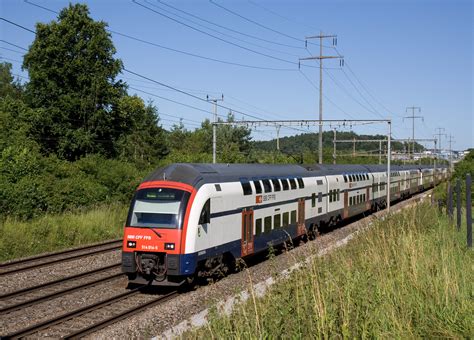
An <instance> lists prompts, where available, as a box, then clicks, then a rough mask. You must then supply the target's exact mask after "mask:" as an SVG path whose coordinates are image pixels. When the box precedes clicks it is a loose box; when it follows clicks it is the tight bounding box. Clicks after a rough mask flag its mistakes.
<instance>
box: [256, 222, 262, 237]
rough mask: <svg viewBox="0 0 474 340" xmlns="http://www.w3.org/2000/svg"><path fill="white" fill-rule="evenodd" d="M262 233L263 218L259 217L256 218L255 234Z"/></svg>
mask: <svg viewBox="0 0 474 340" xmlns="http://www.w3.org/2000/svg"><path fill="white" fill-rule="evenodd" d="M261 233H262V219H261V218H257V219H256V220H255V235H260V234H261Z"/></svg>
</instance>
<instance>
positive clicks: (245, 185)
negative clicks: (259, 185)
mask: <svg viewBox="0 0 474 340" xmlns="http://www.w3.org/2000/svg"><path fill="white" fill-rule="evenodd" d="M240 184H241V185H242V190H243V191H244V195H252V186H251V185H250V182H249V181H248V179H246V178H241V179H240Z"/></svg>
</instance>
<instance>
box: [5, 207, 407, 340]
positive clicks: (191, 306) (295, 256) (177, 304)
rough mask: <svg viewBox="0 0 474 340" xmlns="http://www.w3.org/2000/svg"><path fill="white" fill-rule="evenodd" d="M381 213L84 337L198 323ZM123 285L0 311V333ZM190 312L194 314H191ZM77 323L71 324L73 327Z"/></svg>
mask: <svg viewBox="0 0 474 340" xmlns="http://www.w3.org/2000/svg"><path fill="white" fill-rule="evenodd" d="M413 201H414V199H412V200H409V201H405V202H402V203H400V204H398V205H397V206H396V207H394V209H393V210H399V209H401V208H402V207H404V206H406V205H408V204H410V203H412V202H413ZM383 215H384V212H380V213H377V214H373V215H371V216H370V217H368V218H364V219H361V220H359V221H357V222H354V223H352V224H349V225H346V226H343V227H341V228H338V229H336V230H334V231H332V232H330V233H327V234H324V235H322V236H320V237H318V238H317V240H316V241H313V242H308V243H305V244H302V245H300V246H299V247H296V248H295V249H292V250H291V251H283V252H282V253H281V254H279V255H278V256H274V257H272V258H271V259H270V260H265V256H258V257H257V261H252V262H254V263H249V267H248V268H247V269H246V270H243V271H240V272H238V273H235V274H231V275H229V276H228V277H226V278H224V279H222V280H219V281H217V282H215V283H210V284H208V285H205V286H201V287H199V288H197V289H196V290H194V291H190V292H186V293H182V294H180V295H178V296H177V297H176V298H174V299H172V300H169V301H167V302H165V303H163V304H160V305H158V306H155V307H151V308H148V309H147V310H145V311H143V312H142V313H139V314H137V315H134V316H132V317H129V318H127V319H125V320H123V321H121V322H118V323H116V324H114V325H112V326H109V327H107V328H105V329H103V330H101V331H99V332H97V333H94V334H92V335H90V336H89V338H93V339H98V338H99V339H111V338H116V339H122V338H144V337H152V336H154V335H157V334H162V333H163V332H165V331H169V330H170V328H172V327H173V326H175V325H177V324H179V323H181V322H182V321H185V320H188V319H190V318H192V317H194V319H195V320H196V319H198V320H199V313H201V314H200V315H201V322H204V321H205V313H203V311H205V310H206V309H207V308H210V307H211V306H214V305H216V303H218V302H222V301H225V300H227V299H228V298H229V297H232V296H235V295H237V294H239V293H241V292H242V291H245V290H247V289H248V288H252V287H254V286H255V285H256V284H258V283H261V282H263V281H265V280H267V279H269V278H271V277H276V274H279V273H281V272H283V271H284V270H286V269H288V268H290V267H292V266H294V265H295V264H297V263H301V262H303V261H304V260H305V259H306V258H307V257H308V256H310V255H311V254H314V253H315V252H321V251H326V250H328V251H329V250H330V249H331V248H332V247H334V246H335V245H337V244H338V242H339V243H341V240H344V239H346V238H347V237H348V236H349V235H351V234H354V233H355V232H357V231H360V230H362V229H363V228H365V227H366V226H368V224H369V223H370V221H372V220H373V219H377V218H380V217H381V216H383ZM119 261H120V251H110V252H107V253H103V254H99V255H93V256H90V257H87V258H82V259H78V260H74V261H70V262H66V263H62V264H61V263H59V264H55V265H51V266H47V267H42V268H39V269H36V270H32V271H27V272H20V273H17V274H11V275H7V276H5V277H2V278H1V281H0V282H1V286H0V289H1V290H2V292H4V293H6V292H9V291H14V290H18V289H21V288H25V287H32V286H35V285H38V284H41V283H44V282H49V281H53V280H55V279H58V278H62V277H67V276H71V275H74V274H78V273H81V272H86V271H90V270H92V269H95V268H99V267H103V266H107V265H111V264H113V263H118V262H119ZM126 285H127V279H126V277H125V276H123V277H120V278H118V279H113V280H112V281H108V282H105V283H100V284H98V285H96V286H93V287H89V288H86V289H83V290H79V291H76V292H73V293H70V294H68V295H64V296H61V297H57V298H53V299H51V300H49V301H46V302H42V303H40V304H35V305H33V306H30V307H26V308H24V309H22V310H19V311H13V312H11V313H8V314H3V315H2V316H1V319H0V327H1V329H2V333H3V335H5V334H7V333H10V332H12V331H16V330H18V329H20V328H25V327H27V326H29V325H33V324H36V323H39V322H41V321H45V320H48V319H51V318H53V317H56V316H59V315H62V314H65V313H67V312H70V311H73V310H76V309H79V308H81V307H84V306H87V305H90V304H93V303H95V302H98V301H101V300H105V299H107V298H110V297H112V296H116V295H119V294H121V293H124V292H126ZM156 288H157V289H156V290H155V292H156V293H160V292H163V290H162V289H161V290H160V288H158V287H156ZM143 294H145V293H143ZM148 298H150V296H141V297H138V298H137V300H139V301H141V300H143V301H146V300H147V299H148ZM196 315H197V316H198V317H196ZM80 323H81V321H80V320H77V324H80ZM77 324H76V325H75V326H77ZM71 327H72V326H71ZM61 328H62V327H61ZM51 331H52V330H51ZM52 334H54V335H59V333H55V332H52V333H51V332H49V331H46V332H43V333H42V335H43V336H47V337H48V336H51V335H52Z"/></svg>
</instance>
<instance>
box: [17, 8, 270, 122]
mask: <svg viewBox="0 0 474 340" xmlns="http://www.w3.org/2000/svg"><path fill="white" fill-rule="evenodd" d="M29 3H30V2H29ZM12 23H13V22H12ZM13 24H15V23H13ZM15 26H18V27H21V26H19V25H15ZM21 28H23V27H21ZM23 29H27V28H23ZM33 32H34V31H33ZM123 70H124V71H126V72H129V73H131V74H133V75H135V76H137V77H139V78H142V79H145V80H148V81H150V82H152V83H156V84H158V85H161V86H163V87H166V88H169V89H172V90H175V91H177V92H179V93H182V94H185V95H188V96H190V97H193V98H195V99H198V100H200V101H204V102H206V103H207V101H206V100H204V99H203V98H200V97H198V96H195V95H193V94H191V93H188V92H186V91H183V90H180V89H178V88H176V87H173V86H170V85H167V84H164V83H162V82H158V81H156V80H154V79H151V78H148V77H145V76H143V75H141V74H138V73H135V72H133V71H130V70H127V69H126V68H124V69H123ZM217 106H219V107H221V108H224V109H227V110H230V111H233V112H234V113H241V114H244V115H246V116H248V117H252V118H254V119H258V120H261V118H260V117H257V116H255V115H252V114H248V113H244V112H241V111H238V110H234V109H233V108H230V107H227V106H223V105H221V104H218V105H217Z"/></svg>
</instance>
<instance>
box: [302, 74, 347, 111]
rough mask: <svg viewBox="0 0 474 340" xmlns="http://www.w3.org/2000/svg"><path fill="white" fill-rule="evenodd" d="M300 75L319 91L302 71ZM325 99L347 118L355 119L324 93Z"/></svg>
mask: <svg viewBox="0 0 474 340" xmlns="http://www.w3.org/2000/svg"><path fill="white" fill-rule="evenodd" d="M299 72H300V74H301V75H302V76H303V77H304V78H305V79H306V81H307V82H308V83H309V84H310V85H311V86H313V87H314V88H315V89H316V90H318V91H319V87H318V86H316V84H314V83H313V81H312V80H311V79H310V78H309V77H308V76H307V75H306V74H305V73H304V72H303V71H301V70H299ZM323 97H324V99H326V100H327V101H328V102H330V103H331V104H332V105H334V107H335V108H337V109H338V110H339V111H341V112H342V113H344V114H345V115H346V116H348V117H349V118H354V116H352V115H351V114H350V113H348V112H347V111H345V110H344V109H343V108H341V107H340V106H339V105H337V104H336V103H335V102H334V101H333V100H332V99H331V98H329V97H328V96H326V95H325V94H324V93H323Z"/></svg>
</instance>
